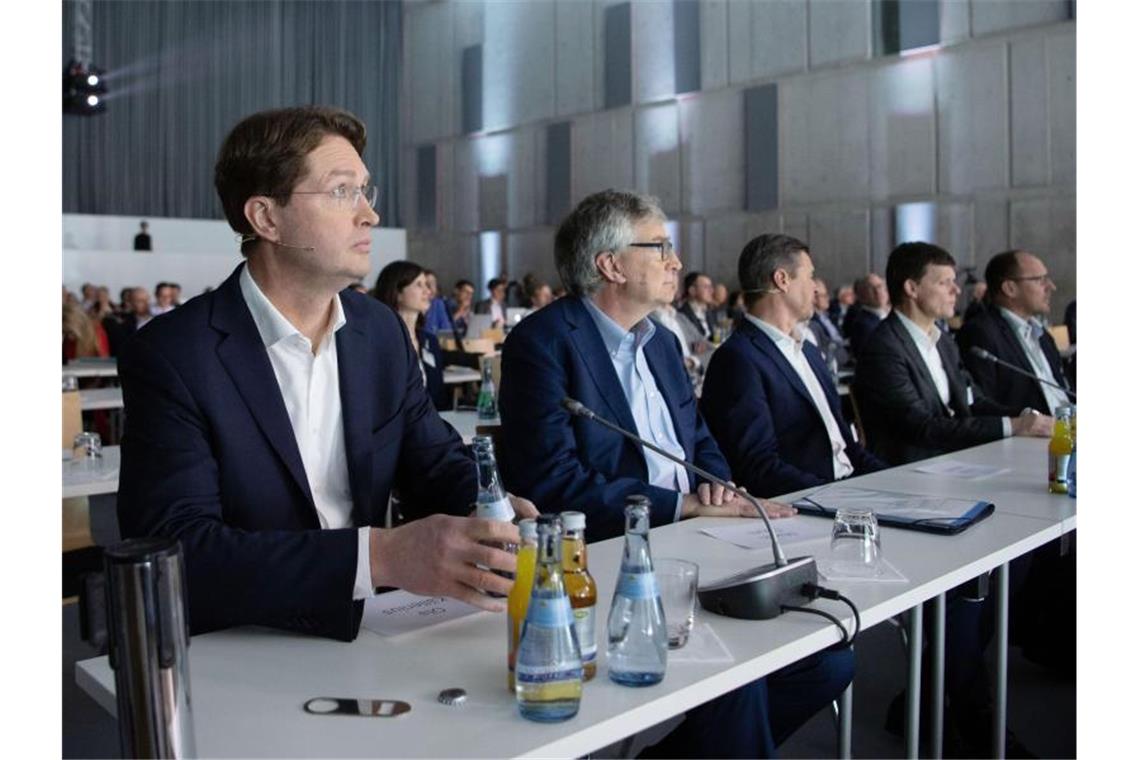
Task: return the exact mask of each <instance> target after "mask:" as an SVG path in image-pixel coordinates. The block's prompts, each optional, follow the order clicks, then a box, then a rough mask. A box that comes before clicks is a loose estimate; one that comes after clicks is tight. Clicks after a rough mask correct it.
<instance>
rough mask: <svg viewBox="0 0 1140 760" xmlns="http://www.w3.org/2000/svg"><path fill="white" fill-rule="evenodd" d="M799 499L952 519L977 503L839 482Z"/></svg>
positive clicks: (913, 516)
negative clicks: (841, 484)
mask: <svg viewBox="0 0 1140 760" xmlns="http://www.w3.org/2000/svg"><path fill="white" fill-rule="evenodd" d="M801 500H802V501H810V502H814V503H816V504H819V505H821V506H824V507H827V508H829V509H842V508H844V507H846V508H864V509H870V510H872V511H874V513H875V514H876V515H879V516H883V515H890V516H892V517H897V518H900V519H904V520H953V519H957V518H959V517H962V516H963V515H964V514H966V513H967V512H968V511H970V509H972V508H973V507H974V505H976V504H977V503H978V502H977V500H974V499H952V498H948V497H945V496H923V495H921V494H908V493H898V492H895V491H876V490H873V489H870V488H855V487H853V486H838V485H835V486H827V487H826V488H821V489H820V490H818V491H815V492H813V493H810V494H808V495H807V496H804V497H802V499H797V500H796V501H797V503H798V502H799V501H801Z"/></svg>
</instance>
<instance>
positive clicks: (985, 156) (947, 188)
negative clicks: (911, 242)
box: [935, 42, 1009, 195]
mask: <svg viewBox="0 0 1140 760" xmlns="http://www.w3.org/2000/svg"><path fill="white" fill-rule="evenodd" d="M935 60H936V63H935V70H936V79H937V83H936V87H937V91H938V140H939V143H938V170H939V183H938V185H939V190H941V191H942V192H944V193H951V194H954V195H964V194H968V193H971V192H973V191H975V190H979V189H987V188H999V187H1006V186H1007V184H1008V177H1009V170H1008V166H1009V156H1008V142H1009V140H1008V131H1007V123H1008V120H1007V116H1008V113H1009V88H1008V86H1007V79H1008V77H1007V72H1006V46H1005V44H1004V43H1001V42H999V43H991V44H986V45H978V46H970V47H969V48H966V49H963V50H951V51H949V52H947V53H945V54H944V55H940V56H938V57H937V58H936V59H935Z"/></svg>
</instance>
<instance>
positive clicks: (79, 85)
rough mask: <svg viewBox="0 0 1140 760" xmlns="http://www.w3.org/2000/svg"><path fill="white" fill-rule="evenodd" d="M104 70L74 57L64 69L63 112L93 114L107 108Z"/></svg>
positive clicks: (82, 114)
mask: <svg viewBox="0 0 1140 760" xmlns="http://www.w3.org/2000/svg"><path fill="white" fill-rule="evenodd" d="M104 82H105V80H104V78H103V70H102V69H100V68H98V67H96V66H92V65H90V64H87V63H83V62H81V61H77V60H75V59H74V58H73V59H72V60H71V61H69V62H68V64H67V67H66V68H65V69H64V70H63V112H64V113H71V114H77V115H79V116H91V115H93V114H97V113H102V112H104V111H106V110H107V97H106V96H107V85H106V84H105V83H104Z"/></svg>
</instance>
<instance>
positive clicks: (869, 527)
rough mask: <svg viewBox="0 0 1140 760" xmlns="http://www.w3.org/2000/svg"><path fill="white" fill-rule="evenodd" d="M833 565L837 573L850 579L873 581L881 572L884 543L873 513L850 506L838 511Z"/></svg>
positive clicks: (833, 542) (834, 531) (832, 557)
mask: <svg viewBox="0 0 1140 760" xmlns="http://www.w3.org/2000/svg"><path fill="white" fill-rule="evenodd" d="M831 563H832V566H833V567H834V568H835V569H836V570H837V571H838V572H840V573H842V574H843V575H846V576H851V577H858V578H874V577H877V576H879V575H880V574H881V573H882V544H881V542H880V538H879V523H878V521H877V520H876V519H875V512H874V510H872V509H870V508H867V507H850V508H843V509H839V510H837V511H836V512H835V522H834V523H833V524H832V526H831Z"/></svg>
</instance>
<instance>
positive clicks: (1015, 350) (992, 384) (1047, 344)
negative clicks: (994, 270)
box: [957, 304, 1068, 414]
mask: <svg viewBox="0 0 1140 760" xmlns="http://www.w3.org/2000/svg"><path fill="white" fill-rule="evenodd" d="M957 338H958V347H959V348H961V349H962V360H963V361H964V362H965V363H966V368H967V369H968V370H970V374H971V375H973V377H974V380H975V381H976V382H977V383H978V385H979V386H981V388H982V390H983V391H985V394H986V395H987V396H989V397H990V398H992V399H994V400H995V401H999V402H1001V403H1003V404H1006V405H1008V406H1016V407H1018V408H1021V409H1024V408H1025V407H1027V406H1028V407H1032V408H1034V409H1036V410H1037V411H1039V412H1041V413H1042V414H1053V412H1054V411H1055V410H1054V409H1051V408H1050V407H1049V404H1048V403H1047V402H1046V401H1045V394H1044V393H1042V391H1041V384H1040V383H1038V382H1036V381H1035V380H1032V379H1031V378H1028V377H1025V376H1024V375H1020V374H1018V373H1016V372H1014V371H1013V370H1011V369H1008V368H1007V367H1003V366H1001V365H1000V364H995V363H993V362H988V361H986V360H985V359H981V358H979V357H977V356H974V355H973V354H972V353H970V349H971V348H972V347H973V346H981V347H982V348H984V349H986V350H987V351H989V352H990V353H992V354H993V355H994V356H996V357H997V358H999V359H1001V360H1003V361H1007V362H1009V363H1010V364H1013V365H1015V366H1017V367H1021V368H1022V369H1023V370H1025V371H1026V372H1028V373H1030V374H1033V365H1032V364H1030V362H1029V357H1028V356H1027V355H1026V353H1025V349H1023V348H1022V347H1021V341H1020V340H1019V339H1018V337H1017V334H1016V333H1014V331H1013V328H1012V327H1010V326H1009V322H1007V321H1006V320H1005V317H1003V316H1002V315H1001V310H1000V309H999V308H998V307H997V306H994V305H992V304H987V305H986V306H985V307H983V308H982V310H981V311H980V312H979V313H978V314H977V315H976V316H975V317H974V318H973V319H971V320H970V321H969V322H967V323H966V324H964V325H962V329H961V330H959V331H958V335H957ZM1039 342H1040V344H1041V350H1042V351H1043V352H1044V353H1045V360H1046V361H1048V362H1049V369H1051V370H1052V372H1053V380H1054V382H1056V383H1058V384H1059V385H1061V386H1063V387H1068V379H1067V378H1066V377H1065V371H1064V369H1062V367H1061V353H1060V352H1059V351H1058V350H1057V344H1056V342H1054V340H1053V336H1052V335H1050V334H1049V331H1048V330H1046V331H1045V332H1043V333H1042V335H1041V338H1040V340H1039Z"/></svg>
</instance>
